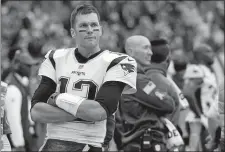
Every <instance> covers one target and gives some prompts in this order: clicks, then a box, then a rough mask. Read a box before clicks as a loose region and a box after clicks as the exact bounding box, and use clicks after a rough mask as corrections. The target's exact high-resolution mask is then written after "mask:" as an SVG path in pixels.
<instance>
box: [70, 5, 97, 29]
mask: <svg viewBox="0 0 225 152" xmlns="http://www.w3.org/2000/svg"><path fill="white" fill-rule="evenodd" d="M91 13H96V14H97V16H98V20H99V21H100V15H99V12H98V10H97V9H96V8H95V7H94V6H93V5H90V4H81V5H78V6H77V7H76V8H75V9H74V10H73V12H72V13H71V16H70V26H71V28H73V26H74V23H75V20H76V17H77V15H79V14H91Z"/></svg>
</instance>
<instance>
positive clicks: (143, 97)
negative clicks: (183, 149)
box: [114, 35, 178, 152]
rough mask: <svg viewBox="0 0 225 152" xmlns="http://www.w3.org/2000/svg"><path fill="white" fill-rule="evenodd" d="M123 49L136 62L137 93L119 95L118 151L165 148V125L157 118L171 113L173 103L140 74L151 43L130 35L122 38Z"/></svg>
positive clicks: (149, 60)
mask: <svg viewBox="0 0 225 152" xmlns="http://www.w3.org/2000/svg"><path fill="white" fill-rule="evenodd" d="M125 51H126V53H127V54H129V55H130V56H132V57H133V58H134V59H135V60H136V61H137V64H138V66H137V70H138V71H137V72H138V76H137V92H136V93H135V94H131V95H123V96H122V97H121V101H120V105H119V108H118V111H117V113H116V128H115V134H114V140H115V143H116V145H117V148H118V150H122V151H141V152H145V151H167V141H166V140H167V129H166V127H167V126H164V125H165V124H164V122H163V120H161V117H163V116H165V115H167V114H169V113H172V112H173V110H174V105H175V103H174V100H173V99H172V97H170V96H169V95H168V94H167V92H166V91H163V90H162V89H160V88H159V87H158V86H157V85H156V84H155V83H154V81H152V80H151V79H150V78H149V77H146V75H145V73H144V67H146V66H149V65H150V62H151V56H152V50H151V44H150V42H149V40H148V38H146V37H144V36H141V35H135V36H131V37H129V38H128V39H127V40H126V43H125ZM177 142H178V141H177ZM171 146H173V145H171Z"/></svg>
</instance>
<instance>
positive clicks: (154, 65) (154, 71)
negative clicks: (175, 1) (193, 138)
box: [145, 39, 181, 125]
mask: <svg viewBox="0 0 225 152" xmlns="http://www.w3.org/2000/svg"><path fill="white" fill-rule="evenodd" d="M151 45H152V52H153V55H152V60H151V65H150V66H148V67H146V68H145V71H146V74H147V76H148V77H149V78H150V79H151V80H152V81H153V82H154V83H156V85H157V86H158V87H159V88H161V89H162V90H164V91H167V92H168V94H169V95H170V96H171V97H172V98H173V99H174V101H175V107H176V108H175V109H176V110H175V111H174V112H173V113H172V114H171V115H170V116H168V118H169V119H170V120H171V121H172V123H173V124H174V125H177V124H178V117H179V114H178V113H179V111H180V108H181V106H180V103H179V95H178V94H177V91H176V89H175V87H174V84H172V83H171V81H170V80H169V79H168V78H167V70H168V67H169V64H170V47H169V44H168V42H167V41H166V40H165V39H157V40H152V41H151Z"/></svg>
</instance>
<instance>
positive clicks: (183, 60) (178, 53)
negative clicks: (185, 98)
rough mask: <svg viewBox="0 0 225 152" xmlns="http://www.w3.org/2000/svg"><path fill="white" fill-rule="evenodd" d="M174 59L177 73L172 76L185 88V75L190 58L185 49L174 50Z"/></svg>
mask: <svg viewBox="0 0 225 152" xmlns="http://www.w3.org/2000/svg"><path fill="white" fill-rule="evenodd" d="M172 61H173V67H174V70H175V74H174V75H173V76H172V79H173V81H174V82H175V83H176V85H177V86H178V87H179V88H180V89H183V85H184V78H183V76H184V72H185V70H186V68H187V65H188V58H187V56H186V54H185V53H184V52H183V50H181V49H180V50H174V51H173V53H172Z"/></svg>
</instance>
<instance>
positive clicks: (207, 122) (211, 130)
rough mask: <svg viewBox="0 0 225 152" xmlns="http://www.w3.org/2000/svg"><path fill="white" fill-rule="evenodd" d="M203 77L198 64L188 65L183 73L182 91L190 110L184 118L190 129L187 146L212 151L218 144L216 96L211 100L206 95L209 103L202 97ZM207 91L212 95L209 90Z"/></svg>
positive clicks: (203, 74)
mask: <svg viewBox="0 0 225 152" xmlns="http://www.w3.org/2000/svg"><path fill="white" fill-rule="evenodd" d="M205 77H206V75H205V73H204V71H203V70H202V69H201V67H199V66H198V65H189V66H188V68H187V70H186V72H185V74H184V79H185V84H184V88H183V92H184V95H185V97H186V98H187V100H188V102H189V105H190V111H189V113H188V115H187V117H186V120H185V121H186V122H187V124H188V128H189V131H190V132H189V146H188V147H187V148H188V150H191V151H206V150H209V151H212V150H213V149H215V148H216V147H217V146H218V143H217V144H216V142H218V141H217V139H216V138H218V136H217V135H216V132H218V131H217V129H218V126H219V122H218V120H217V119H218V117H217V115H218V108H216V104H218V102H217V100H218V98H215V99H214V100H212V98H213V97H211V98H210V97H208V100H212V101H211V103H208V104H207V103H206V102H205V99H206V98H204V97H202V96H203V95H204V94H203V93H204V92H203V91H204V89H205V88H204V87H205ZM215 89H218V88H215ZM208 93H209V95H212V94H210V92H208ZM214 93H215V91H214ZM214 96H215V94H214ZM209 102H210V101H209ZM210 104H211V105H210ZM206 106H210V107H206ZM205 107H206V108H208V109H206V108H205ZM207 140H208V141H207Z"/></svg>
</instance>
